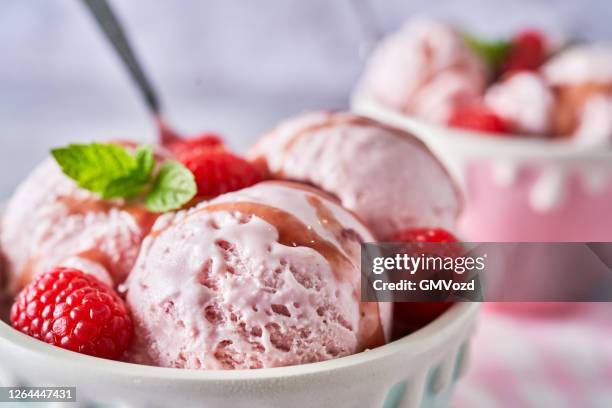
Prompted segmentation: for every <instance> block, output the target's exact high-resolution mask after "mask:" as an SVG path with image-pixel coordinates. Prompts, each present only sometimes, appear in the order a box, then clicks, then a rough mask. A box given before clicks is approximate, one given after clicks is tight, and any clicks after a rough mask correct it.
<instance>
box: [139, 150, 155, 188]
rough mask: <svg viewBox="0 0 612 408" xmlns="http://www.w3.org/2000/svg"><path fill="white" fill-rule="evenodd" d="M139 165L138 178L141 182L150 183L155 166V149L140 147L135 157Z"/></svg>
mask: <svg viewBox="0 0 612 408" xmlns="http://www.w3.org/2000/svg"><path fill="white" fill-rule="evenodd" d="M134 157H135V159H136V163H137V168H138V172H137V177H138V178H139V179H141V180H145V181H147V182H148V181H149V180H150V179H151V173H153V167H154V166H155V157H154V156H153V148H152V147H151V146H150V145H144V146H140V147H139V148H138V149H137V150H136V153H135V155H134Z"/></svg>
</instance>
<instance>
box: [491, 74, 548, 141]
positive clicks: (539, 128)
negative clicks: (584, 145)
mask: <svg viewBox="0 0 612 408" xmlns="http://www.w3.org/2000/svg"><path fill="white" fill-rule="evenodd" d="M554 102H555V99H554V95H553V93H552V91H551V90H550V88H549V87H548V85H547V84H546V83H545V82H544V80H543V79H542V78H541V77H540V76H539V75H538V74H536V73H532V72H527V71H524V72H519V73H516V74H514V75H512V76H510V77H509V78H507V79H506V80H504V81H502V82H499V83H497V84H495V85H493V86H491V87H490V88H489V90H488V91H487V93H486V94H485V103H486V104H487V105H488V106H489V107H490V108H491V109H493V111H494V112H495V113H496V114H498V115H499V116H500V117H502V118H503V119H504V120H505V121H506V122H507V123H509V124H510V126H511V127H512V131H513V132H516V133H522V134H532V135H542V136H544V135H548V134H549V132H550V128H551V115H552V112H553V109H554Z"/></svg>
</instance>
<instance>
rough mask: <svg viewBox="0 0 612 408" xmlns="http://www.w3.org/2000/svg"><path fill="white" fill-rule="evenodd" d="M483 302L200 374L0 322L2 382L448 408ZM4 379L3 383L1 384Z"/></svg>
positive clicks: (215, 401) (100, 399)
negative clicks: (322, 355)
mask: <svg viewBox="0 0 612 408" xmlns="http://www.w3.org/2000/svg"><path fill="white" fill-rule="evenodd" d="M478 307H479V305H478V304H475V303H460V304H456V305H454V306H453V307H452V308H451V309H449V310H448V311H447V312H446V313H444V314H443V315H442V316H440V317H439V318H438V319H436V320H435V321H433V322H432V323H431V324H429V325H427V326H426V327H424V328H422V329H421V330H418V331H417V332H415V333H412V334H411V335H409V336H406V337H404V338H402V339H400V340H397V341H394V342H392V343H389V344H387V345H384V346H382V347H378V348H376V349H373V350H369V351H366V352H363V353H358V354H355V355H352V356H348V357H343V358H339V359H336V360H330V361H325V362H320V363H312V364H304V365H300V366H293V367H282V368H267V369H261V370H237V371H197V370H182V369H174V368H160V367H150V366H143V365H136V364H128V363H122V362H115V361H110V360H104V359H99V358H94V357H89V356H85V355H81V354H78V353H73V352H70V351H66V350H63V349H60V348H57V347H53V346H50V345H47V344H45V343H43V342H40V341H37V340H35V339H33V338H31V337H28V336H26V335H24V334H22V333H20V332H18V331H16V330H14V329H12V328H11V327H10V326H9V325H7V324H6V323H3V322H0V356H1V357H0V374H1V373H3V372H4V373H5V378H3V379H0V380H2V381H3V382H4V383H5V384H27V385H31V386H52V385H55V386H76V387H77V399H78V401H79V402H80V403H103V404H104V406H113V405H116V406H122V407H124V406H136V407H175V406H178V407H191V406H194V407H195V406H197V407H204V406H205V407H250V408H252V407H287V406H291V407H293V408H297V407H332V406H333V407H368V408H369V407H385V408H391V407H444V406H447V405H448V403H449V399H450V395H451V392H452V388H453V386H454V383H455V380H456V378H457V377H458V375H459V374H460V373H461V372H462V371H463V369H464V366H465V361H466V358H467V357H466V353H467V345H468V340H469V338H470V335H471V333H472V332H473V328H474V322H475V318H476V314H477V311H478ZM0 382H1V381H0Z"/></svg>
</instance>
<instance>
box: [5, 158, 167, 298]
mask: <svg viewBox="0 0 612 408" xmlns="http://www.w3.org/2000/svg"><path fill="white" fill-rule="evenodd" d="M154 219H155V215H154V214H151V213H148V212H147V211H146V210H145V209H144V208H143V207H142V206H140V205H137V204H135V205H127V204H124V203H123V202H122V201H103V200H101V199H100V198H98V197H97V196H96V195H94V194H92V193H90V192H88V191H85V190H82V189H80V188H79V187H78V186H77V185H76V184H75V183H74V181H73V180H71V179H69V178H68V177H66V176H65V175H64V174H63V173H62V171H61V169H60V168H59V166H58V165H57V164H56V163H55V162H54V161H53V160H52V159H47V160H45V161H44V162H43V163H41V164H40V165H39V166H38V167H37V168H36V169H35V170H34V171H33V172H32V174H31V175H30V176H29V177H27V178H26V180H24V181H23V182H22V183H21V185H20V186H19V187H18V189H17V191H16V192H15V194H14V195H13V197H12V198H11V199H10V201H9V203H8V205H7V207H6V211H5V212H4V214H3V217H2V226H1V230H2V234H1V246H2V249H3V251H4V255H5V257H6V264H7V268H6V269H7V275H8V279H9V282H10V289H11V292H15V291H16V290H18V289H19V288H21V287H23V286H24V285H26V284H27V283H29V282H30V280H31V279H32V277H34V276H35V275H38V274H40V273H42V272H44V271H46V270H49V269H51V268H53V267H56V266H71V267H76V268H79V269H82V270H84V271H86V272H88V273H91V274H93V275H95V276H97V277H98V278H99V279H101V280H102V281H103V282H105V283H107V284H109V285H112V284H117V283H120V282H122V281H123V280H124V279H125V277H126V276H127V274H128V273H129V271H130V270H131V268H132V266H133V264H134V261H135V260H136V257H137V255H138V250H139V247H140V242H141V240H142V239H143V238H144V236H145V235H146V234H147V232H148V231H149V229H150V227H151V225H152V223H153V222H154Z"/></svg>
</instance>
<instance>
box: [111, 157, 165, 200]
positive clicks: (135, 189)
mask: <svg viewBox="0 0 612 408" xmlns="http://www.w3.org/2000/svg"><path fill="white" fill-rule="evenodd" d="M134 160H135V162H136V167H135V168H134V169H132V171H130V173H129V174H128V175H127V176H125V177H121V178H118V179H116V180H112V181H110V182H109V183H108V185H107V186H106V188H104V191H102V193H101V194H102V198H104V199H111V198H118V197H121V198H130V197H133V196H135V195H138V194H139V193H140V192H142V190H143V189H144V187H145V186H146V185H147V184H148V183H149V181H150V180H151V173H153V167H154V166H155V158H154V156H153V148H152V147H151V146H148V145H146V146H140V147H139V148H138V149H137V150H136V153H135V154H134Z"/></svg>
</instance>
